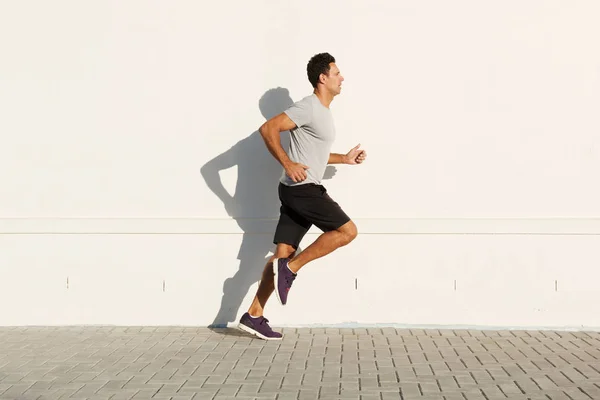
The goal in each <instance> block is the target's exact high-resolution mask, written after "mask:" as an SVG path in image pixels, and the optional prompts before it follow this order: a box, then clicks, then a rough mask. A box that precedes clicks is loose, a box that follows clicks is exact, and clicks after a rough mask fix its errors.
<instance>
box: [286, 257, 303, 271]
mask: <svg viewBox="0 0 600 400" xmlns="http://www.w3.org/2000/svg"><path fill="white" fill-rule="evenodd" d="M297 263H298V262H297V261H296V260H293V259H292V260H290V262H288V265H287V267H288V269H289V270H290V271H292V272H293V273H294V274H297V273H298V270H299V269H300V267H298V266H297V265H296V264H297Z"/></svg>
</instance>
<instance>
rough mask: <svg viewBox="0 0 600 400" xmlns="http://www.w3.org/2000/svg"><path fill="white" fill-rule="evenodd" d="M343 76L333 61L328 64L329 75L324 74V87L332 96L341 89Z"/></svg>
mask: <svg viewBox="0 0 600 400" xmlns="http://www.w3.org/2000/svg"><path fill="white" fill-rule="evenodd" d="M343 81H344V77H343V76H342V74H340V70H339V68H338V67H337V65H335V63H331V64H329V75H328V76H325V88H326V89H327V91H328V92H330V93H331V94H333V95H334V96H336V95H338V94H340V93H341V91H342V82H343Z"/></svg>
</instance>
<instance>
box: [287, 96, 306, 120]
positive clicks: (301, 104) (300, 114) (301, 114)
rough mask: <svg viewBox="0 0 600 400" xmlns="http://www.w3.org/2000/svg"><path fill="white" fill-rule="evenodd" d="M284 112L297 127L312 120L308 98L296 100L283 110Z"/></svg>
mask: <svg viewBox="0 0 600 400" xmlns="http://www.w3.org/2000/svg"><path fill="white" fill-rule="evenodd" d="M285 113H286V115H287V116H288V117H290V119H291V120H292V121H294V123H295V124H296V126H298V127H301V126H302V125H306V124H308V123H310V122H311V120H312V103H311V102H310V98H304V99H302V100H300V101H297V102H296V103H294V104H293V105H292V106H291V107H289V108H288V109H287V110H285Z"/></svg>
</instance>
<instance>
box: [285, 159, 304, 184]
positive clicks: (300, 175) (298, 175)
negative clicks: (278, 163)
mask: <svg viewBox="0 0 600 400" xmlns="http://www.w3.org/2000/svg"><path fill="white" fill-rule="evenodd" d="M307 169H308V167H307V166H306V165H304V164H300V163H291V164H289V165H286V167H285V173H286V174H287V176H289V177H290V179H291V180H293V181H294V182H295V183H298V182H302V181H303V180H305V179H306V170H307Z"/></svg>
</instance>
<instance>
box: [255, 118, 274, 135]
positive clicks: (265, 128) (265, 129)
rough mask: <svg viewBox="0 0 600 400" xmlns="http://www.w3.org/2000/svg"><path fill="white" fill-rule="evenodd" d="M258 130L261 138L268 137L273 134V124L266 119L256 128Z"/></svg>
mask: <svg viewBox="0 0 600 400" xmlns="http://www.w3.org/2000/svg"><path fill="white" fill-rule="evenodd" d="M258 132H259V133H260V136H262V137H263V139H265V138H268V137H269V136H272V135H273V126H272V124H270V123H269V122H268V121H267V122H265V123H264V124H262V125H261V126H260V128H258Z"/></svg>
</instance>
